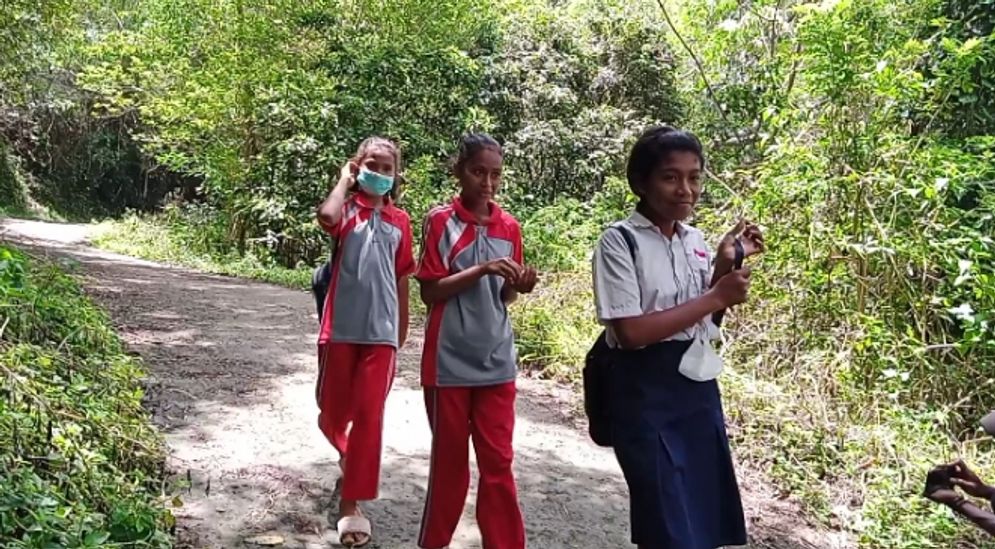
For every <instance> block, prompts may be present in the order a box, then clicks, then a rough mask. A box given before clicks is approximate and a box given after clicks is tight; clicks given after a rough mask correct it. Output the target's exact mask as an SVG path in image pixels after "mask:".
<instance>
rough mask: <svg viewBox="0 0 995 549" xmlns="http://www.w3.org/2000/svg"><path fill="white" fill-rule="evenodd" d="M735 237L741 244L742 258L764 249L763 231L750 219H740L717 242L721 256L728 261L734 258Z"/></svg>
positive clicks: (761, 251)
mask: <svg viewBox="0 0 995 549" xmlns="http://www.w3.org/2000/svg"><path fill="white" fill-rule="evenodd" d="M737 238H738V239H739V241H740V243H741V244H742V245H743V257H744V258H747V257H750V256H752V255H757V254H761V253H763V252H764V250H765V249H766V247H765V244H764V235H763V231H761V230H760V227H758V226H757V225H755V224H753V223H751V222H750V221H747V220H745V219H741V220H740V221H739V223H737V224H736V226H735V227H733V228H732V230H730V231H729V232H728V233H726V234H725V236H724V237H722V242H720V243H719V250H718V253H719V255H720V256H721V257H724V258H726V259H728V260H730V261H731V260H732V259H733V258H735V256H736V248H735V242H736V239H737Z"/></svg>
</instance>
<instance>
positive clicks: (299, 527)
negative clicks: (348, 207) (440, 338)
mask: <svg viewBox="0 0 995 549" xmlns="http://www.w3.org/2000/svg"><path fill="white" fill-rule="evenodd" d="M87 230H88V229H87V227H86V226H80V225H57V224H48V223H39V222H26V221H13V220H8V221H0V237H2V238H7V239H10V240H13V241H16V242H18V243H19V244H21V245H24V246H28V247H30V248H33V249H34V250H35V252H36V253H46V254H54V255H58V256H60V257H63V258H69V260H70V261H71V262H72V263H78V269H77V272H78V273H79V274H80V275H81V276H82V280H83V283H84V285H85V287H86V288H87V291H88V293H90V295H92V297H93V298H94V299H95V300H96V301H97V302H98V303H100V304H102V305H103V306H104V307H106V309H107V310H108V311H109V312H110V315H111V317H112V319H113V321H114V323H115V325H116V326H117V327H118V328H119V330H120V333H121V334H122V336H123V337H124V338H125V340H126V341H127V343H128V345H129V346H130V348H131V349H132V350H134V351H135V352H137V353H139V354H140V355H141V356H142V357H143V358H144V360H145V362H146V364H147V365H148V369H149V371H150V377H149V379H148V382H147V387H148V396H147V401H148V405H149V408H150V410H151V411H152V412H153V415H154V419H155V422H156V423H157V424H158V425H159V426H160V427H161V429H162V431H163V432H164V434H165V437H166V440H167V443H168V445H169V448H170V457H169V466H170V470H171V471H173V473H174V479H176V480H178V481H180V482H183V481H185V480H186V479H187V478H189V479H190V480H191V483H190V485H189V487H184V488H182V490H181V491H180V497H181V499H182V500H183V506H182V507H180V508H178V509H176V510H175V511H174V513H175V515H176V516H177V519H178V532H177V536H178V545H179V546H181V547H205V548H206V547H211V548H214V547H224V548H230V547H244V546H252V545H253V543H251V542H250V541H249V540H252V538H254V537H257V536H260V535H264V537H263V538H258V537H257V538H256V539H255V540H252V541H255V542H271V543H277V542H282V545H279V544H278V545H279V546H282V547H292V548H307V549H317V548H319V547H334V546H336V545H335V543H336V541H337V536H336V534H335V532H334V530H332V527H333V525H334V521H333V519H334V517H332V516H329V511H330V510H331V509H334V496H333V493H332V492H333V486H334V483H335V480H336V476H337V472H338V470H337V468H336V455H335V452H334V451H333V450H332V449H331V448H330V446H329V445H328V444H327V443H326V442H325V440H324V439H323V438H322V436H321V434H320V433H319V431H318V429H317V426H316V413H317V412H316V407H315V403H314V382H315V374H316V360H315V344H314V342H315V333H316V330H317V320H316V316H315V315H314V305H313V301H312V300H311V296H310V295H309V294H307V293H304V292H299V291H294V290H289V289H286V288H281V287H277V286H272V285H268V284H261V283H257V282H251V281H245V280H239V279H234V278H225V277H218V276H212V275H206V274H202V273H197V272H192V271H189V270H184V269H178V268H172V267H165V266H162V265H157V264H154V263H149V262H146V261H141V260H136V259H132V258H128V257H124V256H119V255H115V254H110V253H106V252H102V251H98V250H95V249H93V248H90V247H88V246H87V245H86V243H85V239H86V235H87ZM413 328H415V329H413V330H412V331H413V333H412V338H411V341H410V342H409V344H408V345H407V347H406V348H405V349H404V350H403V351H402V352H401V354H400V356H399V375H398V378H397V381H396V383H395V386H394V389H393V391H392V392H391V395H390V398H389V400H388V403H387V412H386V414H387V417H386V433H385V438H384V457H383V478H382V483H381V498H380V499H379V500H378V501H375V502H370V503H368V504H366V506H365V511H366V514H367V516H369V517H370V518H371V520H372V521H373V522H374V529H375V532H374V534H375V538H376V539H375V543H374V544H372V545H371V547H378V548H389V549H393V548H402V547H405V548H406V547H415V543H414V541H415V538H416V536H417V532H418V525H419V520H420V513H421V507H422V498H423V496H424V490H425V483H426V478H427V475H428V467H427V464H428V454H429V439H430V437H429V430H428V425H427V421H426V419H425V413H424V408H423V403H422V397H421V391H420V389H419V387H418V361H419V353H420V352H421V332H420V329H418V328H417V327H413ZM520 389H521V393H520V397H519V403H518V422H517V425H516V429H515V450H516V472H517V475H518V481H519V490H520V493H521V499H522V506H523V508H524V514H525V517H526V523H527V524H526V526H527V530H528V535H529V540H530V546H532V547H543V548H595V547H628V546H629V544H628V516H627V497H626V488H625V484H624V481H623V479H622V476H621V474H620V472H619V470H618V466H617V464H616V462H615V459H614V456H613V455H612V453H611V452H610V451H608V450H605V449H602V448H598V447H596V446H594V445H593V444H592V443H590V442H589V441H588V439H587V437H586V434H585V433H584V432H583V430H582V429H581V428H580V425H579V424H578V422H577V421H576V409H577V402H576V397H575V395H573V394H572V393H571V391H569V390H568V389H567V388H564V387H562V386H559V385H556V384H553V383H549V382H544V381H538V380H531V379H522V380H521V382H520ZM741 473H742V475H741V476H742V483H743V491H744V503H745V505H746V507H747V509H748V514H749V519H750V523H751V534H752V535H753V538H754V539H753V545H752V547H757V548H759V547H778V548H814V547H818V548H820V549H821V548H829V547H845V546H847V545H844V544H843V543H842V542H840V541H839V540H834V539H832V538H831V537H827V536H826V535H825V534H819V533H816V532H813V531H812V530H811V529H810V528H808V527H807V526H806V525H805V524H804V523H803V521H802V520H801V519H800V518H799V517H800V514H799V513H798V512H797V510H796V509H794V508H793V507H792V506H791V505H790V504H788V503H786V502H782V501H779V500H777V499H775V498H773V497H772V495H771V494H770V493H768V492H767V491H766V490H765V489H764V488H763V487H764V486H766V483H764V482H763V481H762V480H759V478H760V477H759V476H758V475H757V474H756V473H755V472H751V471H745V470H744V471H742V472H741ZM474 497H475V492H474V491H473V488H471V496H470V498H469V502H468V504H467V506H466V512H465V514H464V517H463V521H462V523H461V525H460V528H459V530H458V532H457V534H456V538H455V540H454V542H453V546H452V547H453V548H454V549H469V548H479V547H480V539H479V535H478V533H477V528H476V525H475V521H474V519H473V516H474V505H473V501H474ZM266 536H269V538H268V539H266Z"/></svg>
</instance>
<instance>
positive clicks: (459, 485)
mask: <svg viewBox="0 0 995 549" xmlns="http://www.w3.org/2000/svg"><path fill="white" fill-rule="evenodd" d="M515 393H516V391H515V383H514V382H511V383H507V384H504V385H496V386H491V387H426V388H425V407H426V409H427V411H428V420H429V423H430V424H431V427H432V463H431V468H430V472H429V480H428V495H427V496H426V498H425V499H426V501H425V512H424V515H423V516H422V527H421V535H420V536H419V541H418V545H419V546H420V547H423V548H425V549H439V548H442V547H446V546H447V545H449V542H450V541H451V540H452V538H453V533H455V531H456V526H457V524H459V519H460V516H461V515H462V514H463V506H464V505H465V503H466V494H467V490H468V489H469V487H470V444H469V442H470V440H469V439H470V437H471V436H472V437H473V447H474V450H475V451H476V453H477V466H478V468H479V469H480V487H479V490H478V493H477V524H478V525H479V526H480V534H481V537H482V538H483V546H484V549H524V547H525V525H524V524H523V522H522V511H521V509H520V508H519V506H518V490H517V488H516V487H515V477H514V474H513V473H512V470H511V463H512V460H513V457H514V452H513V450H512V446H511V439H512V433H513V431H514V428H515Z"/></svg>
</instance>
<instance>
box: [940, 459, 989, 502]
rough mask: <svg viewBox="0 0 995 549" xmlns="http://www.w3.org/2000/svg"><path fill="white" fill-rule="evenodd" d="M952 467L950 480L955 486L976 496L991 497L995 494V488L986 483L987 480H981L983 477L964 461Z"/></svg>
mask: <svg viewBox="0 0 995 549" xmlns="http://www.w3.org/2000/svg"><path fill="white" fill-rule="evenodd" d="M950 467H951V469H952V473H951V475H950V482H951V483H952V484H953V485H954V486H957V487H959V488H960V489H962V490H964V491H965V492H967V494H968V495H971V496H974V497H976V498H985V499H991V498H992V496H995V488H992V487H991V486H989V485H987V484H985V481H983V480H981V477H979V476H978V474H977V473H975V472H974V471H972V470H971V468H970V467H968V466H967V464H966V463H964V462H963V461H958V462H956V463H954V464H953V465H951V466H950Z"/></svg>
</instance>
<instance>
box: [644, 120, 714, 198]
mask: <svg viewBox="0 0 995 549" xmlns="http://www.w3.org/2000/svg"><path fill="white" fill-rule="evenodd" d="M675 152H689V153H694V154H696V155H697V156H698V160H700V161H701V168H702V169H705V153H704V151H703V150H702V147H701V141H699V140H698V138H697V137H696V136H695V135H694V134H693V133H691V132H687V131H684V130H678V129H676V128H672V127H670V126H654V127H652V128H650V129H648V130H646V131H645V132H643V134H642V135H641V136H639V139H638V140H637V141H636V144H635V145H633V146H632V152H630V153H629V162H628V164H627V165H626V168H625V177H626V179H628V180H629V187H631V188H632V190H633V191H635V190H636V188H639V187H642V185H643V184H644V183H645V182H646V180H647V179H648V178H649V177H650V175H651V174H652V173H653V170H655V169H656V168H657V167H658V166H659V165H660V163H661V162H663V161H664V160H665V159H666V158H667V156H669V155H670V154H671V153H675Z"/></svg>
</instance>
